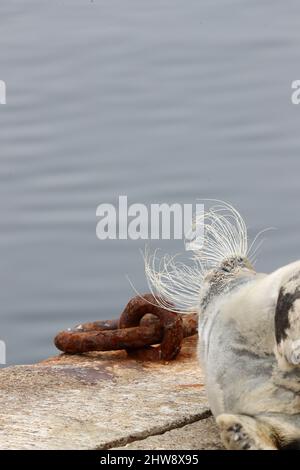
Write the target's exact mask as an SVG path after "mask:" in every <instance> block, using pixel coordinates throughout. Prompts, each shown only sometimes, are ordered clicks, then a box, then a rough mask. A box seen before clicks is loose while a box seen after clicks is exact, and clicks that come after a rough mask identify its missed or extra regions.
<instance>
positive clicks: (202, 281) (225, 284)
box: [145, 201, 300, 450]
mask: <svg viewBox="0 0 300 470" xmlns="http://www.w3.org/2000/svg"><path fill="white" fill-rule="evenodd" d="M215 203H216V204H215V205H214V206H213V207H211V208H210V209H209V210H208V211H206V212H204V213H201V214H199V215H198V216H197V215H196V216H195V220H194V224H195V226H197V224H202V225H203V227H204V242H203V243H202V241H203V240H199V243H197V240H196V241H195V242H194V247H195V250H194V252H193V256H192V259H191V260H188V261H189V262H188V263H182V262H176V260H175V257H169V256H164V257H163V258H162V259H161V260H159V262H158V263H156V257H155V255H154V256H152V257H151V256H150V257H149V256H145V272H146V276H147V279H148V283H149V286H150V289H151V291H152V293H153V294H154V295H155V293H158V294H159V298H158V303H160V302H161V306H162V307H165V308H170V305H174V306H175V307H174V311H179V312H182V313H184V312H188V311H194V310H195V309H197V310H198V312H199V346H198V351H199V359H200V363H201V364H202V368H203V369H204V372H205V378H206V379H205V380H206V390H207V395H208V400H209V404H210V406H211V409H212V412H213V414H214V416H215V417H216V420H217V424H218V425H219V428H220V432H221V437H222V441H223V443H224V446H225V447H226V448H228V449H238V450H240V449H283V448H285V449H292V448H300V261H298V262H295V263H292V264H289V265H287V266H285V267H283V268H280V269H278V270H276V271H274V272H273V273H271V274H258V273H256V272H255V270H254V268H253V267H252V258H254V256H255V254H256V250H257V248H258V246H259V245H257V246H255V244H256V242H257V240H258V236H257V237H255V239H254V240H253V242H252V243H251V245H250V247H248V234H247V227H246V224H245V222H244V220H243V218H242V217H241V215H240V214H239V213H238V211H237V210H236V209H235V208H234V207H232V206H231V205H230V204H227V203H223V202H221V201H215ZM153 289H154V290H153ZM159 299H164V300H162V301H160V300H159ZM176 309H177V310H176Z"/></svg>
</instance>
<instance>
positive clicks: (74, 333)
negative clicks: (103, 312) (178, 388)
mask: <svg viewBox="0 0 300 470" xmlns="http://www.w3.org/2000/svg"><path fill="white" fill-rule="evenodd" d="M197 323H198V322H197V314H196V313H189V314H185V315H180V314H178V313H174V312H172V311H170V310H167V309H164V308H161V307H160V306H159V305H158V303H157V301H156V299H155V297H154V296H153V295H152V294H145V295H143V296H136V297H134V298H133V299H131V300H130V301H129V302H128V304H127V305H126V307H125V309H124V311H123V313H122V314H121V316H120V319H119V320H106V321H96V322H90V323H83V324H81V325H78V326H76V327H75V328H73V329H69V330H65V331H62V332H60V333H58V335H57V336H56V337H55V339H54V343H55V345H56V347H57V348H58V349H59V350H60V351H63V352H66V353H71V354H76V353H85V352H89V351H113V350H120V349H125V350H126V351H127V353H128V354H130V355H134V356H135V357H137V358H139V359H142V360H152V361H155V360H156V361H157V360H165V361H169V360H171V359H174V358H175V357H176V356H177V354H178V353H179V351H180V348H181V343H182V340H183V338H185V337H187V336H192V335H194V334H196V333H197ZM154 345H156V346H154Z"/></svg>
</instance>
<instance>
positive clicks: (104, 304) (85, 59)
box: [0, 0, 300, 364]
mask: <svg viewBox="0 0 300 470" xmlns="http://www.w3.org/2000/svg"><path fill="white" fill-rule="evenodd" d="M299 17H300V3H299V2H298V1H296V0H295V1H293V0H289V1H286V2H282V1H280V0H274V1H270V0H259V1H258V0H251V1H243V2H241V1H237V0H223V1H222V2H221V1H216V0H202V1H199V0H189V1H188V2H187V1H186V2H183V1H181V0H151V1H147V0H109V1H108V0H105V1H104V0H93V1H87V0H59V1H58V0H51V1H50V0H48V1H46V0H27V1H26V2H24V1H21V0H19V1H16V0H10V1H9V2H1V4H0V79H1V80H4V81H5V82H6V86H7V103H6V105H0V339H1V340H3V341H5V343H6V347H7V363H8V364H14V363H21V364H22V363H30V362H35V361H38V360H41V359H43V358H46V357H47V356H49V355H52V354H54V353H56V350H55V347H54V346H53V342H52V340H53V337H54V335H55V334H56V332H58V331H60V330H62V329H65V328H67V327H70V326H73V325H75V324H77V323H80V322H83V321H89V320H96V319H106V318H114V317H117V316H119V314H120V312H121V311H122V309H123V308H124V306H125V304H126V302H127V301H128V299H129V298H130V297H131V296H133V295H134V291H133V289H132V287H131V285H130V283H129V282H128V280H127V278H126V275H128V276H129V277H130V279H131V281H132V282H133V283H134V285H135V287H136V289H138V290H139V291H141V292H144V291H147V285H146V281H145V277H144V270H143V261H142V257H141V255H140V252H139V250H140V249H141V248H143V246H144V242H142V241H133V240H120V241H114V240H106V241H100V240H98V239H97V237H96V223H97V218H96V208H97V206H98V204H100V203H112V204H116V203H117V200H118V196H119V195H127V196H128V200H129V202H130V203H135V202H139V203H144V204H147V205H149V204H151V203H154V202H167V203H172V202H180V203H188V202H190V203H193V202H195V201H196V199H197V198H217V199H223V200H226V201H229V202H231V203H233V204H234V205H235V206H236V207H237V208H238V209H239V210H240V212H241V213H242V214H243V216H244V217H245V219H246V221H247V224H248V226H249V231H250V235H251V236H253V235H254V234H255V233H256V232H258V231H259V230H261V229H263V228H265V227H276V228H277V230H276V231H272V232H269V233H268V234H267V235H266V238H267V240H266V242H265V244H264V246H263V247H262V250H261V253H260V255H259V257H258V261H257V268H258V269H259V270H262V271H266V272H267V271H270V270H273V269H275V268H277V267H279V266H280V265H282V264H285V263H288V262H291V261H293V260H295V259H297V258H298V257H299V231H300V219H299V178H300V172H299V170H300V132H299V129H300V105H299V106H297V105H293V104H292V102H291V94H292V90H291V83H292V82H293V81H294V80H297V79H300V67H299V64H300V47H299V45H300V28H299ZM156 245H157V246H160V247H161V248H162V250H163V251H168V250H169V249H170V250H176V251H182V250H183V243H182V242H181V241H176V242H173V243H172V242H170V243H168V242H166V241H162V242H156Z"/></svg>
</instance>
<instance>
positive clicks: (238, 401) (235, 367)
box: [198, 260, 300, 448]
mask: <svg viewBox="0 0 300 470" xmlns="http://www.w3.org/2000/svg"><path fill="white" fill-rule="evenodd" d="M298 276H299V277H300V262H296V263H293V264H291V265H288V266H286V267H284V268H281V269H279V270H277V271H275V272H273V273H272V274H269V275H265V274H257V273H256V272H255V271H254V270H253V269H249V267H248V266H247V263H246V261H245V260H241V261H239V262H237V263H236V265H235V266H234V268H233V269H232V270H230V271H228V270H224V267H222V265H221V266H220V268H219V269H216V270H213V271H212V272H211V273H209V274H208V275H207V276H206V278H205V280H204V283H203V287H202V290H201V296H200V304H199V346H198V350H199V359H200V363H201V365H202V367H203V369H204V372H205V377H206V389H207V395H208V400H209V403H210V406H211V409H212V412H213V414H214V416H215V417H216V418H217V422H218V423H219V425H220V427H221V431H222V433H223V442H224V444H225V445H226V447H228V448H243V446H244V448H278V447H280V446H282V447H284V446H287V445H290V444H291V443H292V442H295V443H296V444H295V445H297V442H298V440H299V442H300V368H299V364H300V359H299V358H298V356H297V352H295V348H296V351H297V347H298V346H299V340H300V335H299V336H297V335H298V330H297V328H298V326H300V325H298V324H297V320H299V323H300V317H299V315H298V313H299V311H297V308H298V307H299V305H298V303H297V302H298V283H297V282H295V279H298ZM293 282H294V285H292V284H291V283H293ZM284 286H286V289H287V292H288V294H289V300H290V303H289V304H288V306H289V308H290V310H293V318H290V319H289V314H291V311H290V312H288V311H286V310H284V311H281V312H277V311H276V309H277V304H278V297H279V293H280V292H281V293H282V295H284V292H285V289H284ZM287 292H286V294H287ZM293 299H294V303H293V302H292V300H293ZM286 300H287V299H286ZM286 306H287V304H286ZM295 309H296V313H295ZM276 314H278V315H281V316H282V317H283V318H282V319H281V322H280V321H279V320H278V318H277V323H276V321H275V317H276ZM293 322H294V324H293ZM276 325H277V328H278V327H281V328H282V329H281V331H276ZM284 327H285V330H284ZM293 328H294V329H296V337H294V338H292V339H288V341H289V342H290V343H289V347H290V349H289V353H290V354H287V355H286V356H285V355H284V346H285V344H284V340H285V341H287V337H288V336H292V330H293ZM278 341H279V344H278ZM291 344H294V346H295V348H294V349H293V347H291ZM293 354H294V356H293ZM297 358H298V359H299V361H298V362H297ZM292 360H293V362H294V363H293V362H292ZM235 417H236V418H235ZM243 417H245V419H243ZM249 417H252V419H253V420H254V422H253V423H252V426H251V425H250V426H249V424H247V423H248V421H249V419H251V418H249ZM256 419H257V420H258V421H257V422H255V420H256ZM246 422H247V423H246ZM254 424H255V426H254ZM258 424H259V426H258V427H259V429H260V430H261V434H262V435H263V436H264V437H263V438H260V439H258V438H257V436H256V437H253V435H252V434H254V435H255V434H257V432H256V431H255V432H254V430H253V428H256V427H257V425H258ZM245 428H246V429H247V431H246V430H245ZM249 428H250V429H249ZM233 429H236V430H238V431H237V432H236V433H235V432H234V431H232V430H233ZM241 429H243V431H241ZM228 430H229V431H228ZM249 434H250V436H251V437H247V438H246V437H244V439H242V437H243V436H248V435H249ZM258 434H259V433H258ZM271 435H272V436H276V437H275V438H271ZM241 436H242V437H241ZM256 441H257V442H256Z"/></svg>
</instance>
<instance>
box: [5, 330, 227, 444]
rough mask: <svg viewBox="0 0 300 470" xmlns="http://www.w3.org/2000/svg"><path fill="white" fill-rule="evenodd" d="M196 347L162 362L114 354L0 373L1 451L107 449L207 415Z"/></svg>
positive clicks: (189, 343)
mask: <svg viewBox="0 0 300 470" xmlns="http://www.w3.org/2000/svg"><path fill="white" fill-rule="evenodd" d="M195 342H196V340H195V338H188V339H186V340H185V341H184V346H183V349H182V352H181V353H180V355H179V357H178V358H177V359H176V360H175V361H172V362H169V363H168V364H166V363H165V364H162V363H143V362H139V361H136V360H134V359H129V358H128V357H127V355H126V353H125V352H114V353H89V354H85V355H81V356H79V355H74V356H68V355H61V356H58V357H55V358H52V359H49V360H47V361H44V362H42V363H39V364H36V365H29V366H15V367H8V368H6V369H2V370H1V371H0V448H1V449H107V448H113V447H120V446H122V445H126V444H128V443H130V442H133V441H138V440H141V439H143V438H147V437H148V436H151V435H156V434H161V433H164V432H166V431H168V430H170V429H175V428H179V427H182V426H184V425H185V424H190V423H193V422H196V421H198V420H201V419H203V418H205V417H208V416H209V408H208V404H207V401H206V397H205V391H204V387H203V377H202V374H201V370H200V369H199V366H198V364H197V360H196V358H195ZM206 423H207V425H208V423H209V422H208V421H207V422H206ZM210 423H211V421H210ZM200 424H201V423H199V426H200ZM203 424H204V423H203ZM205 425H206V424H205ZM200 428H201V426H200V427H199V430H200ZM197 429H198V428H197ZM205 429H206V428H205ZM178 432H180V431H178ZM184 433H185V435H186V432H185V430H184ZM204 433H205V434H206V433H207V429H206V430H205V431H204ZM192 434H193V431H192ZM200 434H201V431H200ZM165 436H166V435H165ZM172 436H173V434H172ZM203 437H204V436H202V437H201V436H199V446H198V447H199V448H200V447H201V439H203ZM153 439H154V438H153ZM159 439H161V437H160V438H159ZM195 439H196V437H195ZM195 439H193V442H192V443H191V445H192V446H196V447H197V444H196V441H195ZM203 442H204V441H203ZM177 443H178V442H177ZM169 445H172V444H171V443H170V444H169ZM176 445H177V444H176ZM176 445H175V443H174V447H169V448H174V449H176ZM217 446H218V442H217V441H216V447H217ZM186 448H188V447H186ZM192 448H195V447H192Z"/></svg>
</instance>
